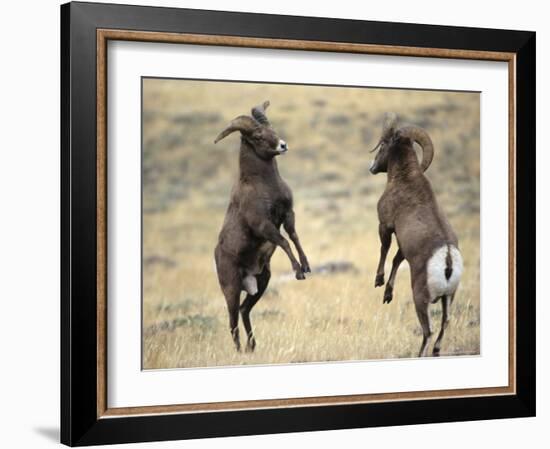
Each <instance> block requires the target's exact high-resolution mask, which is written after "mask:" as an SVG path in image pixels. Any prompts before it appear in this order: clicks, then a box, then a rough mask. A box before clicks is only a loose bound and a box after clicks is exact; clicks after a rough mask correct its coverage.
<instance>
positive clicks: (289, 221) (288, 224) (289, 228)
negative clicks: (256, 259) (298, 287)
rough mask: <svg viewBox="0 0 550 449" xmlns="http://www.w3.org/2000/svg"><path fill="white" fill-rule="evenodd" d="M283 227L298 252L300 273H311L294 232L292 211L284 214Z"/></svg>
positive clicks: (296, 234)
mask: <svg viewBox="0 0 550 449" xmlns="http://www.w3.org/2000/svg"><path fill="white" fill-rule="evenodd" d="M283 226H284V228H285V231H286V232H287V234H288V236H289V237H290V240H292V243H294V246H295V247H296V251H298V257H299V258H300V265H302V271H303V272H304V273H311V268H310V267H309V262H308V260H307V257H306V253H305V252H304V250H303V248H302V245H301V244H300V239H299V238H298V233H297V232H296V227H295V218H294V211H293V210H291V211H289V212H288V213H287V214H286V217H285V221H284V223H283Z"/></svg>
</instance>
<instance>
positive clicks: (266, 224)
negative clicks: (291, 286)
mask: <svg viewBox="0 0 550 449" xmlns="http://www.w3.org/2000/svg"><path fill="white" fill-rule="evenodd" d="M249 224H250V227H251V228H252V229H253V230H254V233H255V234H256V235H258V236H260V237H262V238H264V239H266V240H267V241H269V242H271V243H274V244H275V245H277V246H280V247H281V249H282V250H283V251H284V252H285V253H286V255H287V256H288V258H289V259H290V263H291V264H292V270H293V271H294V273H296V279H298V280H302V279H305V278H306V277H305V276H304V272H303V270H302V267H301V266H300V264H299V263H298V261H297V260H296V257H294V254H292V249H291V248H290V244H289V243H288V241H287V239H285V238H284V237H283V236H282V235H281V233H280V232H279V230H278V229H277V227H276V226H275V225H274V224H273V223H271V221H269V220H267V219H260V220H253V221H251V222H249Z"/></svg>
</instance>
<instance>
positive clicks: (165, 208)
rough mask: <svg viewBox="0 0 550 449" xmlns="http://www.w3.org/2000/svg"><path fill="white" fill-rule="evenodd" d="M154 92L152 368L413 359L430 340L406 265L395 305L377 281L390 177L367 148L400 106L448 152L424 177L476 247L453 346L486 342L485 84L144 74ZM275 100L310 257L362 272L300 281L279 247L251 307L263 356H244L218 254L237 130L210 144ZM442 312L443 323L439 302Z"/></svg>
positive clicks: (147, 187)
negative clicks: (237, 346) (445, 87)
mask: <svg viewBox="0 0 550 449" xmlns="http://www.w3.org/2000/svg"><path fill="white" fill-rule="evenodd" d="M143 93H144V99H143V106H144V109H143V120H144V121H143V124H144V127H143V131H144V135H143V139H144V148H143V150H144V154H143V183H144V185H143V192H144V197H143V205H144V214H143V254H144V260H143V338H144V341H143V349H144V353H143V367H144V368H145V369H151V368H175V367H206V366H219V365H240V364H270V363H292V362H313V361H316V362H318V361H336V360H365V359H379V358H393V357H414V356H416V354H417V351H418V348H419V345H420V342H421V338H422V337H421V331H420V326H419V324H418V320H417V318H416V314H415V311H414V306H413V303H412V298H411V290H410V280H409V272H408V267H407V264H406V263H404V264H403V265H402V268H401V269H400V271H399V273H398V276H397V282H396V288H395V293H394V300H393V302H392V303H391V304H389V305H383V304H382V295H383V289H380V288H379V289H375V288H374V287H373V285H374V274H375V271H376V264H377V261H378V255H379V241H378V234H377V216H376V202H377V200H378V198H379V196H380V195H381V193H382V191H383V189H384V184H385V175H378V176H372V175H370V174H369V173H368V164H369V162H370V159H371V157H372V155H370V154H369V153H368V151H367V150H368V149H370V148H372V147H373V146H374V145H375V143H376V139H377V137H378V133H379V129H380V121H381V118H382V115H383V113H384V112H385V111H388V110H393V111H395V112H397V113H398V114H399V115H400V117H402V118H403V119H404V121H407V122H410V123H416V124H419V125H421V126H423V127H425V128H426V129H427V130H428V131H429V133H430V135H431V136H432V139H433V141H434V144H435V148H436V154H435V159H434V163H433V164H432V166H431V167H430V169H429V170H428V172H427V176H428V177H429V178H430V180H431V181H432V184H433V187H434V190H435V191H436V195H437V197H438V199H439V202H440V206H441V207H442V208H443V210H444V211H445V212H446V214H447V216H448V217H449V219H450V221H451V223H452V224H453V226H454V228H455V230H456V231H457V234H458V236H459V240H460V247H461V251H462V253H463V257H464V262H465V271H464V276H463V279H462V282H461V285H460V289H459V292H458V294H457V297H456V299H455V302H454V304H453V307H452V318H451V324H450V326H449V329H448V331H447V333H446V335H445V340H444V343H443V348H442V352H443V354H446V355H460V354H478V353H479V341H480V335H479V332H480V331H479V329H480V326H479V324H480V313H479V310H480V308H479V96H478V95H477V94H475V93H451V92H426V91H411V90H386V89H359V88H357V89H356V88H354V89H351V88H333V87H311V86H308V87H304V86H288V85H270V84H252V83H219V82H199V81H185V80H153V79H148V80H144V90H143ZM265 99H270V100H271V103H272V105H271V107H270V109H269V111H268V112H269V114H268V115H269V117H270V120H271V122H272V123H273V125H274V127H275V129H276V130H277V131H278V132H279V134H280V135H281V137H282V138H284V139H285V140H286V141H287V142H288V144H289V147H290V151H289V153H288V154H287V155H285V156H284V157H281V158H280V159H279V168H280V171H281V174H282V176H283V177H284V178H285V179H286V180H287V182H288V184H289V185H290V186H291V188H292V189H293V192H294V198H295V211H296V217H297V229H298V233H299V235H300V238H301V240H302V244H303V246H304V249H305V250H306V253H307V254H308V257H309V260H310V264H311V265H312V267H315V266H320V265H322V264H324V263H327V262H335V261H337V262H348V263H351V264H353V266H354V267H355V270H350V271H348V272H343V273H338V274H331V275H329V274H327V275H321V274H316V275H312V276H309V277H308V279H307V280H305V281H301V282H299V281H296V280H292V279H289V277H290V276H288V274H289V273H290V263H289V261H288V259H287V258H286V256H285V255H284V253H282V251H280V250H277V251H276V252H275V254H274V256H273V259H272V273H273V276H272V280H271V283H270V286H269V287H268V290H267V292H266V294H265V295H264V297H263V298H262V299H261V300H260V301H259V303H258V304H257V305H256V307H255V308H254V309H253V311H252V314H251V319H252V325H253V327H254V330H255V335H256V340H257V343H258V345H257V348H256V352H254V353H253V354H248V353H236V352H235V351H234V348H233V344H232V341H231V338H230V334H229V328H228V319H227V311H226V306H225V300H224V298H223V296H222V294H221V291H220V288H219V286H218V283H217V278H216V274H215V271H214V266H213V250H214V247H215V245H216V240H217V236H218V232H219V230H220V227H221V224H222V221H223V217H224V213H225V208H226V207H227V201H228V198H229V191H230V188H231V185H232V183H233V181H234V179H235V175H236V169H237V152H238V146H239V139H238V137H237V135H234V136H232V137H228V138H227V139H226V140H224V141H222V142H220V143H219V144H218V145H214V144H213V140H214V138H215V136H216V135H217V134H218V132H219V131H220V130H221V129H223V128H224V127H225V126H226V124H227V123H228V122H229V121H230V120H231V119H232V118H234V117H235V116H237V115H240V114H243V113H248V111H249V110H250V107H251V106H253V105H255V104H258V103H260V102H261V101H263V100H265ZM395 249H396V247H395V246H393V247H392V249H391V250H390V254H389V256H388V263H387V267H386V277H387V276H388V275H389V265H390V263H391V258H392V257H393V254H394V252H395ZM432 315H433V317H434V328H435V329H436V330H438V327H439V319H440V305H439V304H437V305H435V306H432ZM241 335H244V332H241ZM243 343H244V341H243Z"/></svg>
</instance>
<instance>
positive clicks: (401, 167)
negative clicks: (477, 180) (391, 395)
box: [370, 113, 463, 357]
mask: <svg viewBox="0 0 550 449" xmlns="http://www.w3.org/2000/svg"><path fill="white" fill-rule="evenodd" d="M413 142H416V143H417V144H419V145H420V146H421V147H422V152H423V156H422V163H421V164H419V163H418V159H417V157H416V153H415V151H414V149H413ZM377 149H379V150H378V154H377V155H376V158H375V159H374V161H372V162H371V166H370V171H371V173H373V174H377V173H381V172H386V173H387V177H388V181H387V184H386V189H385V191H384V193H383V194H382V197H381V198H380V200H379V201H378V219H379V222H380V224H379V229H378V232H379V235H380V241H381V249H380V262H379V264H378V270H377V273H376V280H375V284H374V285H375V287H379V286H381V285H384V264H385V261H386V255H387V253H388V250H389V248H390V245H391V239H392V233H395V235H396V238H397V244H398V250H397V253H396V254H395V257H394V259H393V264H392V269H391V273H390V277H389V279H388V283H387V284H386V289H385V292H384V303H390V302H391V300H392V298H393V285H394V282H395V275H396V273H397V269H398V268H399V265H400V264H401V262H402V261H403V259H406V260H407V262H408V263H409V265H410V269H411V284H412V290H413V300H414V304H415V307H416V313H417V315H418V320H419V321H420V325H421V326H422V332H423V339H422V345H421V347H420V353H419V357H424V356H426V355H427V353H428V346H429V344H430V343H431V339H432V334H433V330H432V323H431V319H430V314H429V306H430V304H432V303H435V302H437V301H438V300H439V299H441V304H442V312H443V314H442V321H441V330H440V332H439V336H438V337H437V340H436V342H435V345H434V348H433V355H434V356H438V355H439V352H440V350H441V341H442V339H443V335H444V332H445V329H446V327H447V325H448V324H449V308H450V305H451V303H452V301H453V298H454V295H455V292H456V290H457V288H458V283H459V282H460V276H461V275H462V269H463V265H462V256H461V254H460V251H459V250H458V240H457V237H456V235H455V233H454V231H453V229H452V228H451V225H450V224H449V222H448V221H447V219H446V218H445V215H444V214H443V212H442V211H441V209H440V208H439V206H438V204H437V201H436V198H435V195H434V193H433V190H432V187H431V185H430V182H429V181H428V179H427V178H426V177H425V176H424V174H423V173H424V172H425V171H426V169H427V168H428V167H429V166H430V164H431V162H432V159H433V154H434V148H433V144H432V141H431V139H430V136H429V135H428V133H427V132H426V131H424V130H423V129H421V128H419V127H417V126H406V127H401V128H397V127H396V116H395V114H393V113H390V114H387V115H386V118H385V121H384V126H383V131H382V137H381V138H380V141H379V142H378V144H377V145H376V147H375V148H374V149H373V150H372V151H375V150H377Z"/></svg>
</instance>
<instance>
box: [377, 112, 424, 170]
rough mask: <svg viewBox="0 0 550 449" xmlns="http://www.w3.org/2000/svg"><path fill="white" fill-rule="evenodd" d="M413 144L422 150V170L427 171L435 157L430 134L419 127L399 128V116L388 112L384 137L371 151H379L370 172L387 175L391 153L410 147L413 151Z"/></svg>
mask: <svg viewBox="0 0 550 449" xmlns="http://www.w3.org/2000/svg"><path fill="white" fill-rule="evenodd" d="M413 142H416V143H417V144H418V145H420V147H421V148H422V163H421V164H420V168H421V169H422V171H423V172H424V171H426V170H427V169H428V167H429V166H430V164H431V163H432V159H433V157H434V147H433V143H432V139H430V136H429V135H428V133H427V132H426V131H425V130H424V129H422V128H420V127H418V126H403V127H401V128H398V127H397V116H396V115H395V114H394V113H393V112H388V113H387V114H386V115H385V117H384V123H383V125H382V136H381V137H380V140H379V141H378V143H377V144H376V146H375V147H374V148H373V149H372V150H371V153H373V152H375V151H377V150H378V152H377V153H376V156H375V158H374V160H373V161H372V162H371V164H370V167H369V170H370V172H371V173H372V174H374V175H375V174H377V173H385V172H387V171H388V160H389V158H390V155H391V152H392V151H394V149H395V148H397V147H398V146H399V147H402V146H409V147H410V149H411V151H414V150H413Z"/></svg>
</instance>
